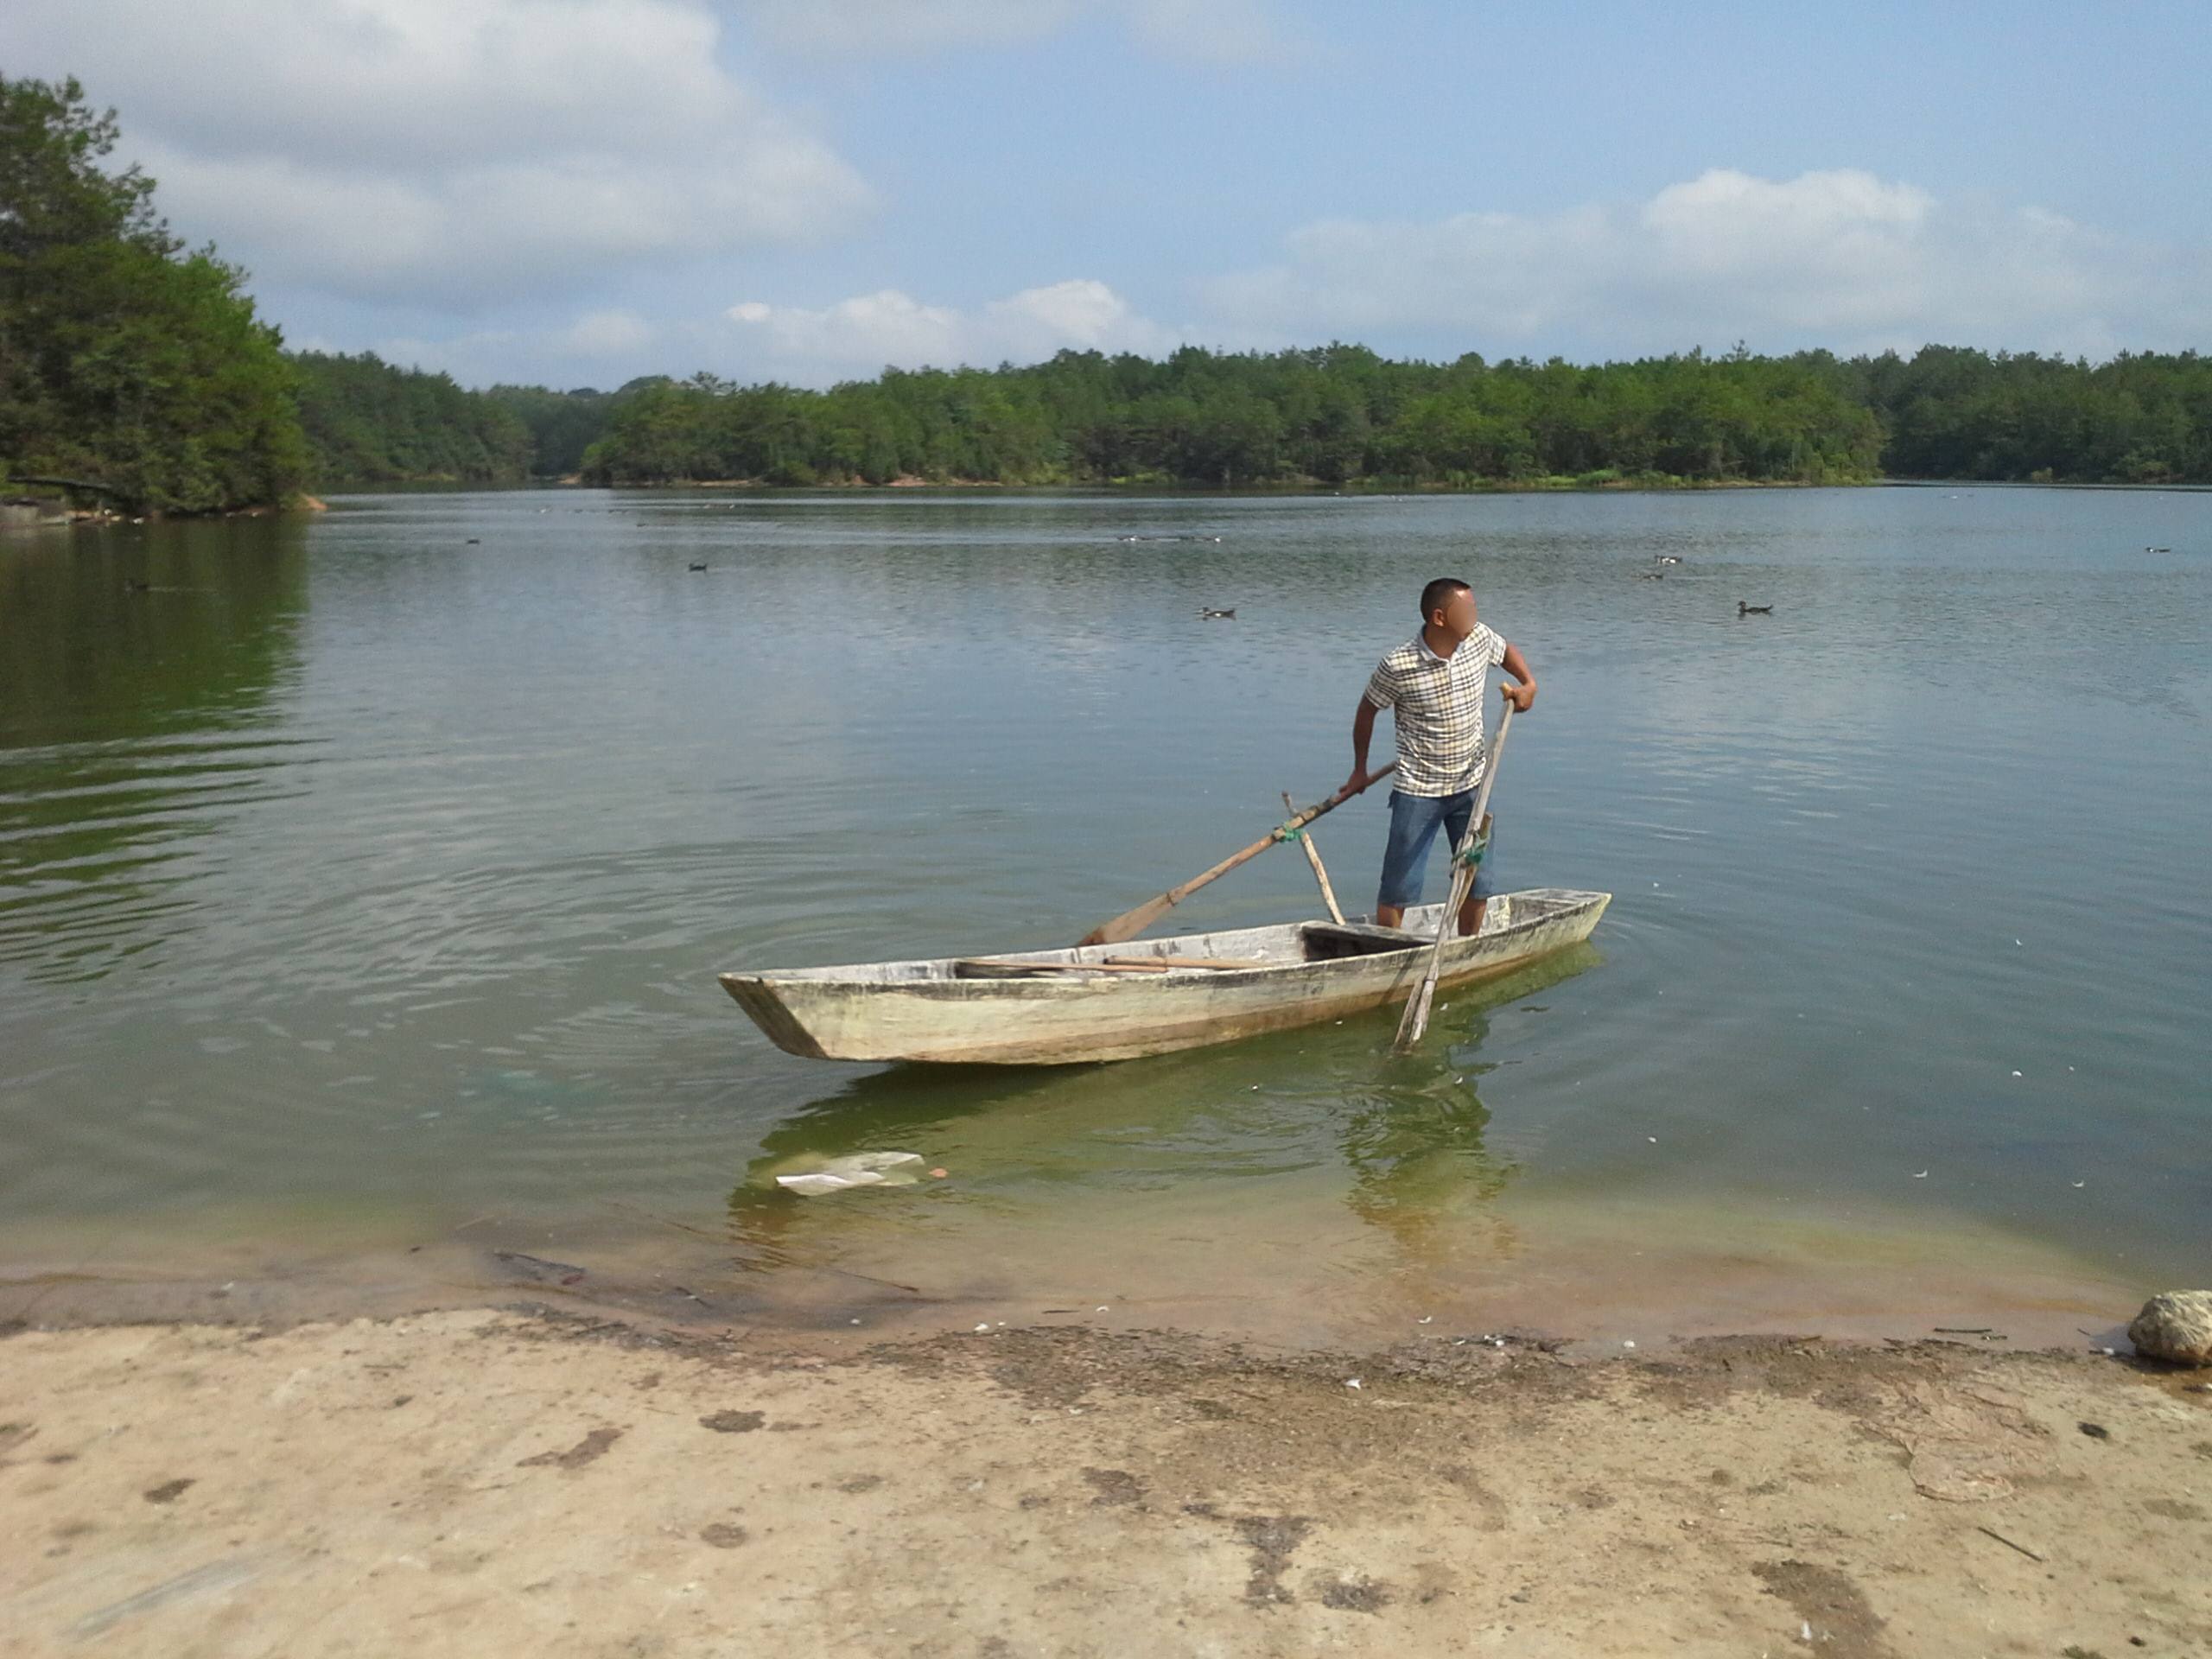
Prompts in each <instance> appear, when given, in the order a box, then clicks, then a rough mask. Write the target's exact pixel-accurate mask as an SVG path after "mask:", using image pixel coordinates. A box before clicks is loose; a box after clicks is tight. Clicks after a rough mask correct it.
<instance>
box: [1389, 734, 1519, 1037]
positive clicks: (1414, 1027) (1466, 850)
mask: <svg viewBox="0 0 2212 1659" xmlns="http://www.w3.org/2000/svg"><path fill="white" fill-rule="evenodd" d="M1512 724H1513V703H1512V700H1511V699H1510V698H1509V699H1507V701H1506V704H1505V713H1504V715H1503V717H1502V718H1501V719H1500V720H1499V721H1498V722H1497V741H1495V742H1494V743H1492V744H1491V746H1490V764H1489V765H1487V766H1484V768H1483V786H1482V788H1481V789H1480V790H1478V791H1477V792H1476V795H1475V815H1474V817H1471V818H1470V819H1468V820H1467V838H1466V840H1465V841H1464V842H1461V843H1460V844H1459V849H1458V851H1457V852H1456V853H1455V854H1454V855H1453V856H1452V891H1451V893H1450V894H1449V895H1447V896H1446V899H1445V900H1444V914H1443V916H1442V917H1441V918H1440V919H1439V920H1438V922H1437V924H1436V944H1435V946H1434V947H1433V949H1432V950H1430V951H1429V953H1428V971H1427V973H1425V974H1423V975H1422V976H1421V988H1420V989H1419V990H1417V991H1415V992H1414V994H1413V995H1411V996H1409V997H1408V998H1407V999H1406V1012H1405V1015H1404V1017H1403V1018H1402V1019H1401V1020H1399V1021H1398V1040H1397V1043H1396V1046H1395V1052H1398V1053H1400V1054H1402V1053H1404V1052H1406V1051H1407V1050H1408V1049H1409V1048H1411V1047H1413V1046H1414V1044H1416V1043H1418V1042H1419V1041H1421V1033H1423V1032H1425V1031H1427V1029H1428V1008H1429V1004H1430V1003H1432V1002H1433V1001H1435V1000H1436V976H1437V974H1438V973H1439V971H1440V969H1442V968H1443V966H1444V947H1445V946H1446V944H1450V943H1451V942H1452V938H1453V937H1454V936H1455V935H1456V934H1457V933H1458V932H1459V907H1460V906H1462V905H1464V904H1465V903H1466V902H1467V895H1468V894H1469V893H1471V892H1472V891H1473V890H1474V885H1475V867H1474V866H1473V865H1472V864H1471V863H1469V862H1468V861H1467V855H1468V854H1470V853H1471V852H1472V851H1474V849H1475V847H1476V845H1477V844H1478V842H1480V840H1481V838H1482V833H1483V814H1484V812H1486V811H1488V810H1490V786H1491V785H1492V784H1494V783H1496V782H1497V763H1498V762H1499V761H1500V760H1503V758H1504V756H1505V734H1506V732H1507V731H1508V730H1509V729H1510V728H1511V726H1512Z"/></svg>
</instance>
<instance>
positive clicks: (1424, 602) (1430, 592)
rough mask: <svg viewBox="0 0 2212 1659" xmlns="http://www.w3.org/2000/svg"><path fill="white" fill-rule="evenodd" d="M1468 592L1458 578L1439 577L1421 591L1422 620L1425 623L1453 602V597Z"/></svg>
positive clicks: (1465, 585)
mask: <svg viewBox="0 0 2212 1659" xmlns="http://www.w3.org/2000/svg"><path fill="white" fill-rule="evenodd" d="M1466 591H1467V584H1466V583H1465V582H1462V581H1460V580H1459V577H1457V576H1439V577H1438V578H1437V579H1436V580H1435V581H1434V582H1430V583H1429V584H1428V586H1427V587H1426V588H1422V589H1421V620H1422V621H1424V622H1426V621H1427V620H1428V619H1429V618H1430V617H1432V616H1433V615H1435V614H1436V613H1437V612H1439V611H1440V610H1442V609H1443V608H1444V607H1446V605H1449V604H1450V603H1451V602H1452V594H1460V593H1465V592H1466Z"/></svg>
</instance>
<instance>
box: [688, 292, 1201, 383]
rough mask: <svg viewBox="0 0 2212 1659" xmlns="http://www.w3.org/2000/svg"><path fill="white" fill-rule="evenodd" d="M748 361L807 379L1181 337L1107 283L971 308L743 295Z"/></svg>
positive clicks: (1115, 348) (869, 297) (898, 296)
mask: <svg viewBox="0 0 2212 1659" xmlns="http://www.w3.org/2000/svg"><path fill="white" fill-rule="evenodd" d="M727 315H728V318H729V321H732V322H734V323H735V324H736V325H738V327H739V330H740V331H741V333H740V340H739V342H738V349H739V350H740V351H741V353H743V354H744V356H745V357H746V358H747V360H748V362H752V363H757V364H760V365H763V366H764V367H766V368H772V369H773V370H774V371H775V372H778V373H779V374H780V375H783V376H785V378H798V379H804V380H809V381H819V380H823V379H827V378H837V377H839V376H850V375H867V374H873V373H874V372H876V371H877V370H879V369H881V368H883V367H885V366H886V365H889V366H891V367H894V368H920V367H924V366H925V365H927V366H935V367H938V368H951V367H954V366H957V365H961V364H973V365H982V366H985V367H988V366H990V365H995V364H997V363H1000V362H1020V363H1033V362H1037V361H1039V360H1041V359H1045V358H1047V357H1050V356H1052V353H1055V352H1058V351H1060V350H1063V349H1072V350H1076V351H1092V350H1096V351H1102V352H1141V353H1148V354H1156V353H1160V352H1165V351H1169V350H1172V349H1173V347H1174V346H1176V345H1177V344H1179V342H1180V340H1181V339H1182V338H1183V336H1182V335H1181V334H1179V333H1178V332H1177V331H1174V330H1171V329H1168V328H1166V327H1162V326H1160V324H1158V323H1156V322H1154V321H1151V320H1150V319H1148V318H1147V317H1144V316H1142V315H1140V314H1139V313H1137V312H1136V311H1135V309H1134V308H1132V307H1131V306H1130V305H1129V303H1128V301H1126V300H1124V299H1123V298H1122V296H1120V295H1118V294H1116V293H1115V291H1114V290H1113V289H1110V288H1109V287H1108V286H1107V285H1106V284H1105V283H1100V282H1093V281H1089V280H1077V281H1072V282H1065V283H1052V284H1051V285H1049V286H1047V287H1044V288H1030V289H1023V290H1022V291H1021V292H1020V293H1019V294H1014V295H1010V296H1007V298H1005V299H1001V300H993V301H991V302H989V303H988V304H986V305H983V306H981V307H978V308H976V309H974V310H970V311H963V310H960V309H957V308H953V307H950V306H941V305H925V304H923V303H922V302H920V301H918V300H916V299H914V298H912V296H908V295H906V294H903V293H901V292H899V290H898V289H888V288H887V289H883V290H881V291H880V292H879V293H875V294H862V295H858V296H855V297H853V298H851V299H848V300H841V301H839V302H837V303H836V304H834V305H829V306H825V307H823V308H819V309H813V308H805V307H800V306H779V305H766V304H764V303H762V302H760V301H757V300H753V301H747V302H745V303H743V304H741V305H734V306H732V307H731V308H729V311H728V314H727Z"/></svg>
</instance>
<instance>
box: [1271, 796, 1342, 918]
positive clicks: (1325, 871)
mask: <svg viewBox="0 0 2212 1659" xmlns="http://www.w3.org/2000/svg"><path fill="white" fill-rule="evenodd" d="M1282 810H1284V811H1286V812H1295V811H1297V810H1298V809H1297V808H1296V807H1294V806H1293V805H1292V804H1290V791H1288V790H1287V789H1286V790H1285V791H1283V792H1282ZM1298 844H1299V845H1300V846H1301V847H1303V848H1305V849H1306V862H1307V863H1308V864H1311V865H1312V866H1313V879H1314V880H1316V881H1319V883H1320V884H1321V902H1322V903H1323V904H1325V905H1326V906H1328V907H1329V919H1330V920H1331V921H1332V922H1334V923H1335V924H1336V925H1338V927H1342V926H1343V925H1344V912H1343V911H1341V910H1339V909H1338V907H1337V890H1336V889H1335V888H1334V887H1331V886H1330V885H1329V867H1328V866H1327V865H1325V864H1324V863H1323V862H1322V861H1321V849H1319V847H1316V846H1315V845H1314V844H1313V836H1309V835H1306V834H1303V833H1301V834H1300V836H1299V837H1298Z"/></svg>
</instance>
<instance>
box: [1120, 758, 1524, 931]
mask: <svg viewBox="0 0 2212 1659" xmlns="http://www.w3.org/2000/svg"><path fill="white" fill-rule="evenodd" d="M1499 735H1500V736H1503V730H1501V731H1500V733H1499ZM1397 765H1398V763H1397V762H1396V761H1395V760H1393V761H1391V762H1390V764H1389V766H1384V767H1383V768H1382V770H1381V771H1379V772H1370V773H1369V774H1368V778H1367V783H1364V784H1362V785H1360V786H1359V789H1340V790H1338V791H1337V792H1336V793H1335V794H1333V795H1332V796H1330V797H1329V798H1328V799H1327V800H1325V801H1323V802H1320V803H1319V804H1317V805H1314V806H1309V807H1307V808H1306V810H1304V811H1303V812H1295V813H1293V814H1292V815H1291V817H1290V821H1289V822H1288V823H1282V824H1279V825H1277V826H1276V827H1275V828H1274V829H1270V830H1268V833H1267V834H1266V835H1264V836H1261V837H1260V838H1259V840H1257V841H1255V842H1253V843H1252V844H1251V845H1250V846H1249V847H1247V848H1246V849H1244V850H1243V851H1242V852H1240V853H1231V854H1230V855H1229V856H1228V857H1227V858H1224V859H1223V860H1222V861H1221V862H1220V863H1218V864H1217V865H1215V866H1214V867H1213V868H1211V869H1210V870H1205V871H1202V872H1201V873H1200V874H1197V875H1194V876H1192V878H1191V879H1190V880H1187V881H1185V883H1183V885H1182V886H1181V887H1170V888H1168V889H1167V891H1166V892H1165V893H1160V894H1159V895H1158V896H1157V897H1154V898H1151V899H1146V900H1145V901H1144V903H1142V904H1141V905H1139V906H1137V907H1136V908H1135V910H1125V911H1123V912H1122V913H1121V914H1120V915H1119V916H1116V918H1114V919H1113V920H1112V921H1110V922H1101V923H1099V925H1097V926H1096V927H1094V928H1092V929H1091V930H1090V932H1088V933H1086V934H1084V936H1083V937H1082V938H1079V939H1077V941H1076V943H1077V944H1079V945H1080V944H1121V943H1122V940H1124V939H1133V938H1136V936H1137V935H1138V934H1140V933H1141V932H1143V931H1145V929H1147V927H1150V926H1151V925H1153V924H1154V922H1156V921H1158V920H1159V919H1160V918H1161V917H1162V916H1165V915H1166V913H1167V912H1169V911H1170V910H1172V909H1173V908H1174V907H1175V906H1177V905H1179V904H1181V903H1182V902H1183V901H1184V900H1185V899H1187V898H1189V897H1190V896H1191V895H1192V893H1196V892H1197V891H1198V889H1199V888H1200V887H1204V886H1205V884H1206V883H1207V882H1209V881H1215V880H1219V879H1220V878H1221V877H1223V876H1224V875H1227V874H1229V873H1230V871H1231V870H1233V869H1235V868H1236V867H1237V866H1238V865H1239V864H1243V863H1246V862H1248V861H1250V860H1252V859H1255V858H1257V857H1258V856H1259V855H1261V854H1262V853H1264V852H1266V851H1267V850H1268V848H1270V847H1272V846H1274V844H1275V843H1276V842H1279V841H1283V840H1287V838H1288V832H1289V831H1291V830H1294V829H1304V828H1305V827H1306V825H1307V824H1309V823H1313V820H1314V819H1316V818H1318V817H1320V816H1321V815H1322V814H1323V813H1324V812H1329V811H1333V810H1335V809H1336V808H1338V807H1339V806H1342V805H1343V804H1344V803H1345V802H1346V801H1348V800H1350V799H1351V798H1352V797H1353V796H1355V795H1357V794H1358V793H1359V792H1360V790H1363V789H1365V788H1367V786H1368V785H1369V784H1372V783H1374V782H1375V781H1376V779H1378V778H1382V777H1384V776H1386V775H1388V774H1389V772H1393V771H1395V769H1396V767H1397Z"/></svg>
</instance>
